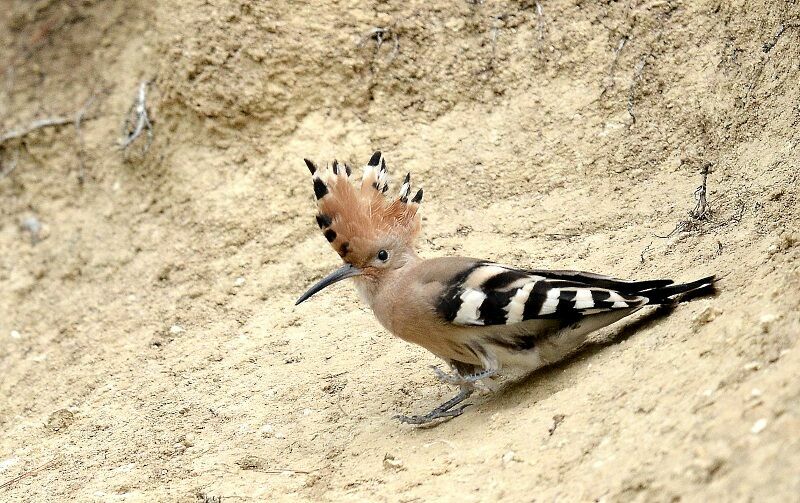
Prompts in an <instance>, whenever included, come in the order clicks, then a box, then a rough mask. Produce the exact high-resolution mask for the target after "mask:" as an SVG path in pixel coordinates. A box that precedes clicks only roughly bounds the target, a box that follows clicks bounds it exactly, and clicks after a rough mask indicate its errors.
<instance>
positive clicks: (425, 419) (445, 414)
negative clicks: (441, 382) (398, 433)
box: [394, 371, 475, 425]
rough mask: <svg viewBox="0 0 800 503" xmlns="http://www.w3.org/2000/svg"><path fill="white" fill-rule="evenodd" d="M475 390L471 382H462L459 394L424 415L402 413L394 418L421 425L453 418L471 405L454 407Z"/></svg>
mask: <svg viewBox="0 0 800 503" xmlns="http://www.w3.org/2000/svg"><path fill="white" fill-rule="evenodd" d="M440 372H441V371H440ZM442 373H444V372H442ZM445 375H447V374H445ZM474 391H475V387H474V386H471V385H469V384H462V385H461V387H460V389H459V391H458V394H457V395H456V396H454V397H453V398H451V399H450V400H448V401H446V402H444V403H443V404H441V405H440V406H438V407H436V408H435V409H433V410H432V411H430V412H428V413H427V414H425V415H424V416H402V415H397V416H394V418H395V419H397V420H399V421H400V422H401V423H408V424H417V425H421V424H428V423H432V422H434V421H436V420H437V419H443V418H448V419H451V418H454V417H457V416H460V415H461V413H462V412H464V409H466V408H467V407H469V406H470V405H472V404H469V403H468V404H466V405H462V406H461V407H458V408H455V409H454V408H453V407H455V406H456V405H458V404H460V403H461V402H463V401H464V400H466V399H467V398H469V397H470V395H472V393H473V392H474Z"/></svg>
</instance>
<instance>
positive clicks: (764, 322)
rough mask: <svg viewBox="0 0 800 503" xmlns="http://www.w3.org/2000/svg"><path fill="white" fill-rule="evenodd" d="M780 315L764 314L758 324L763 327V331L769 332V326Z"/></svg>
mask: <svg viewBox="0 0 800 503" xmlns="http://www.w3.org/2000/svg"><path fill="white" fill-rule="evenodd" d="M777 319H778V317H777V316H775V315H774V314H764V315H762V316H761V318H759V319H758V326H759V327H760V328H761V332H763V333H765V334H766V333H767V332H769V327H770V325H772V324H773V323H774V322H775V320H777Z"/></svg>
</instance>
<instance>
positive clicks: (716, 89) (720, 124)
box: [0, 0, 800, 502]
mask: <svg viewBox="0 0 800 503" xmlns="http://www.w3.org/2000/svg"><path fill="white" fill-rule="evenodd" d="M3 4H4V5H3V7H2V11H3V12H5V14H3V15H2V24H0V62H2V65H3V90H2V92H0V131H6V130H8V129H11V128H12V127H14V126H17V125H20V124H26V123H28V122H30V121H31V120H33V119H35V118H38V117H42V116H47V115H58V114H72V113H74V112H75V111H76V110H78V109H79V108H80V107H81V106H82V104H83V103H84V102H85V101H86V100H87V98H88V97H89V96H90V95H92V94H96V95H97V98H96V100H95V101H94V102H93V103H92V105H91V107H90V109H89V113H88V114H87V119H86V120H85V121H84V122H83V127H82V130H83V138H84V140H85V148H84V149H83V150H81V149H80V148H79V143H78V142H77V140H76V134H75V129H74V128H73V127H72V126H70V125H65V126H61V127H55V128H47V129H43V130H40V131H37V132H35V133H32V134H29V135H27V136H26V137H24V138H23V140H22V141H17V140H13V141H10V142H6V143H5V144H3V145H2V148H1V149H0V155H2V162H3V166H6V167H7V166H9V165H10V164H9V163H11V162H13V160H14V158H15V157H16V156H17V155H18V162H17V165H16V169H15V170H14V171H13V172H11V173H10V174H9V175H8V176H5V177H3V178H2V179H0V198H2V201H3V204H2V205H0V217H2V218H1V219H0V431H2V435H0V484H3V485H2V488H0V500H2V501H48V502H50V501H52V502H55V501H64V500H66V499H72V500H75V501H176V500H177V501H195V500H198V501H215V500H214V498H216V497H220V496H221V497H222V498H223V501H263V500H267V499H269V500H270V501H278V500H287V501H361V500H368V501H404V502H411V501H493V500H501V501H515V502H516V501H592V500H598V501H630V500H639V501H674V500H678V499H682V500H689V501H700V500H709V499H711V500H727V501H749V500H754V501H755V500H764V499H766V498H767V497H769V498H770V499H771V500H772V501H792V500H793V499H795V498H796V497H797V496H796V495H797V494H798V493H800V475H798V474H800V454H798V453H799V452H800V440H798V439H800V383H799V382H798V379H797V374H798V368H800V350H798V348H797V334H798V330H800V315H799V314H798V304H800V294H798V287H799V286H800V271H799V269H798V267H799V266H798V264H800V261H798V258H800V246H798V242H800V230H798V227H799V225H798V224H799V222H800V211H798V208H797V183H798V179H797V177H798V161H800V154H798V152H799V150H798V145H800V134H799V133H798V129H799V126H800V108H798V102H800V100H799V99H798V98H800V84H798V82H800V78H798V75H799V72H800V67H799V66H798V65H800V28H798V26H800V25H798V23H800V10H799V9H798V8H797V6H796V5H794V6H793V5H792V2H779V1H773V2H717V1H705V0H703V1H697V2H673V1H655V0H654V1H646V2H638V1H637V2H617V3H611V4H608V5H606V4H605V3H603V4H602V5H601V4H600V2H586V1H579V0H573V1H542V2H492V1H489V0H486V1H485V2H466V1H458V2H456V1H454V2H448V3H445V4H439V3H437V4H439V5H440V6H439V7H431V6H430V5H428V4H429V3H428V2H423V1H412V2H403V3H400V2H397V3H393V4H392V5H384V4H382V3H377V2H367V3H363V2H344V1H342V2H333V1H325V2H314V6H311V5H297V4H296V3H295V2H285V1H276V2H268V3H267V2H252V3H251V2H216V1H206V2H199V1H188V2H178V1H168V2H159V3H158V4H159V6H158V7H156V4H155V3H152V4H150V3H147V2H141V1H140V2H133V1H112V2H95V1H92V0H88V1H83V2H77V1H76V2H56V1H51V0H42V1H36V2H28V1H21V0H20V1H9V0H6V1H5V2H3ZM537 5H539V6H540V7H541V8H540V9H539V8H537ZM377 26H380V27H385V28H388V30H386V31H384V32H381V36H380V37H378V36H377V33H376V32H374V31H372V32H371V30H372V29H373V28H375V27H377ZM781 26H784V28H785V29H784V30H783V31H780V27H781ZM370 33H372V37H371V38H370V36H369V34H370ZM776 33H780V35H777V36H776ZM378 38H380V39H381V40H380V41H381V42H382V43H381V44H380V45H379V44H378V43H377V42H378ZM143 79H151V80H152V84H151V85H150V86H149V88H148V89H149V98H148V107H149V111H150V113H151V116H152V118H153V122H154V126H155V139H154V142H153V144H152V146H151V148H150V150H149V151H148V152H147V153H146V154H145V155H144V156H142V155H139V154H138V151H134V152H131V153H129V155H128V156H127V157H124V156H123V155H122V154H121V153H120V151H119V150H118V149H117V148H116V147H115V142H117V141H118V138H119V134H120V133H119V131H120V124H121V122H122V119H123V116H124V113H125V111H126V110H127V109H128V107H129V106H130V104H131V102H132V100H133V98H134V96H135V92H136V88H137V86H138V85H139V82H140V81H141V80H143ZM140 146H141V144H140V143H137V144H136V145H135V147H137V148H138V147H140ZM376 148H380V149H382V150H383V151H384V152H385V153H386V156H387V159H388V161H389V166H390V170H392V172H393V174H394V176H395V179H399V178H400V176H402V175H403V174H404V173H405V172H406V171H409V170H410V171H412V172H413V173H414V177H415V180H416V181H417V182H418V183H420V184H421V185H422V186H423V187H424V188H425V191H426V192H425V194H426V201H425V204H424V205H423V209H422V214H423V224H424V230H423V238H422V240H421V252H422V254H423V255H424V256H439V255H451V254H464V255H471V256H479V257H486V258H492V259H496V260H499V261H503V262H507V263H513V264H518V265H520V266H531V267H560V268H580V269H587V270H595V271H599V272H606V273H611V274H615V275H619V276H633V277H641V278H650V277H661V276H669V277H674V278H676V279H681V280H687V279H692V278H694V277H697V276H699V275H703V274H708V273H718V274H720V275H722V276H724V281H723V282H722V283H721V285H720V286H721V292H720V294H719V295H718V296H717V297H715V298H710V299H704V300H699V301H696V302H692V303H690V304H686V305H684V306H681V307H679V308H678V309H677V310H676V311H675V312H673V313H672V314H671V315H670V316H669V317H662V318H658V319H653V320H643V321H642V322H640V323H634V324H633V325H629V326H628V327H627V328H624V327H623V328H622V330H621V331H616V332H614V331H612V332H608V333H604V334H600V336H599V339H602V340H608V339H609V338H611V339H613V340H614V342H612V343H610V344H608V343H605V344H598V345H593V346H591V347H589V348H587V349H586V351H583V352H582V353H581V354H579V355H577V356H576V357H575V358H573V359H572V360H571V361H569V362H566V363H564V364H562V365H559V366H557V367H555V368H551V369H548V370H546V371H543V372H539V373H537V374H535V375H533V376H530V377H528V378H527V379H525V380H523V381H521V382H517V383H513V382H506V384H505V385H504V387H503V388H502V389H500V390H499V391H498V392H497V393H495V394H492V395H483V396H479V397H477V399H476V400H475V403H476V405H475V406H474V407H472V408H470V409H469V410H468V413H466V414H465V415H464V416H462V417H460V418H458V419H457V420H455V421H452V422H449V423H446V424H443V425H441V426H439V427H436V428H431V429H413V428H409V427H406V426H403V425H399V424H397V423H396V422H395V421H393V420H392V419H391V416H392V415H393V414H394V413H396V412H420V411H424V410H426V409H427V408H430V407H431V406H432V405H434V404H436V403H438V401H439V400H441V399H442V398H444V397H445V396H446V395H448V394H449V393H450V392H451V390H449V389H448V388H447V387H445V386H443V385H441V384H439V383H437V382H435V380H434V379H433V376H432V374H431V373H430V371H429V369H428V368H427V366H428V365H430V364H433V363H436V362H435V360H434V358H433V357H432V356H431V355H429V354H427V353H426V352H425V351H423V350H421V349H419V348H416V347H411V346H409V345H407V344H405V343H403V342H402V341H399V340H395V339H393V338H391V337H390V336H388V335H387V334H386V333H385V332H384V331H383V330H382V329H381V328H380V327H379V326H378V325H377V323H376V322H375V320H374V319H373V318H372V316H371V313H370V312H368V310H367V309H366V308H365V307H364V306H363V305H361V304H360V303H359V302H358V300H357V298H356V295H355V292H354V291H353V290H352V289H351V288H350V287H348V286H346V285H345V286H339V287H336V288H334V289H331V290H330V291H329V292H327V293H325V294H323V295H319V296H317V297H315V298H314V299H313V300H312V301H310V302H308V303H306V304H303V305H302V306H300V307H298V308H294V307H292V303H293V300H294V299H295V298H296V296H297V295H298V294H299V293H300V292H301V291H302V290H303V289H304V287H305V286H307V284H309V283H310V282H312V281H313V280H315V279H317V278H318V277H320V276H321V275H322V274H324V273H325V272H327V271H328V270H330V269H331V268H333V267H334V266H336V264H337V261H338V258H337V257H336V255H335V254H334V253H333V252H332V251H331V250H330V249H329V247H328V246H327V244H326V243H325V240H324V238H323V237H322V236H321V235H320V234H319V232H318V230H317V229H316V226H315V224H314V223H313V215H314V205H313V196H312V195H311V194H312V192H311V186H310V183H309V180H308V176H307V172H306V170H305V167H304V166H303V164H302V161H301V158H302V157H310V158H313V159H316V160H318V161H319V162H325V161H326V160H331V159H333V158H334V157H337V158H339V159H348V160H351V161H352V162H354V163H356V164H361V163H363V162H364V161H365V160H366V158H367V157H368V156H369V154H370V153H371V152H372V150H373V149H376ZM134 150H135V149H134ZM81 151H82V152H83V157H84V159H85V181H84V183H83V184H80V183H79V180H78V178H79V175H80V171H81V169H80V163H79V158H80V157H79V156H80V154H81ZM707 162H711V163H713V167H714V168H713V173H712V174H711V176H710V179H709V198H710V201H711V205H712V208H713V215H712V221H711V222H690V225H688V227H687V228H686V229H685V230H684V231H683V232H676V233H674V234H673V235H672V237H670V238H668V239H662V238H658V237H656V236H657V235H666V234H669V233H670V231H672V230H673V229H674V228H675V227H676V224H678V223H679V222H681V221H684V220H687V219H688V217H687V212H688V210H690V209H691V208H692V206H693V205H694V199H693V191H694V190H695V188H696V187H697V186H698V185H699V183H700V175H699V173H700V170H701V168H702V166H703V165H704V164H705V163H707ZM29 217H36V219H38V221H39V222H41V223H42V225H43V229H42V230H41V234H40V238H42V239H41V240H40V241H39V242H38V243H35V244H33V243H32V241H31V236H30V233H29V232H28V231H26V230H24V229H22V228H21V227H20V222H23V221H25V219H27V218H29ZM554 418H559V420H560V422H559V421H555V420H554ZM554 422H559V424H558V425H557V427H556V428H555V429H553V425H554ZM40 467H44V468H43V469H41V470H40V471H38V472H33V473H31V472H32V471H33V470H37V469H38V468H40ZM282 470H292V471H284V472H282V473H281V471H282ZM275 472H277V473H275ZM24 474H27V476H26V477H24V478H22V479H20V480H18V481H14V482H11V483H10V484H4V483H5V482H6V481H12V480H13V479H15V478H16V477H18V476H20V475H24Z"/></svg>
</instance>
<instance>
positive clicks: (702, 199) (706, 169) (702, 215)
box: [689, 163, 711, 220]
mask: <svg viewBox="0 0 800 503" xmlns="http://www.w3.org/2000/svg"><path fill="white" fill-rule="evenodd" d="M710 172H711V163H706V164H705V165H704V166H703V169H702V171H700V174H702V175H703V183H702V184H700V186H699V187H697V189H695V191H694V199H695V201H697V204H695V205H694V209H692V211H690V212H689V216H690V217H692V218H694V219H695V220H709V219H710V218H711V207H710V206H709V205H708V199H707V198H706V196H707V194H708V189H707V185H706V184H707V182H708V174H709V173H710Z"/></svg>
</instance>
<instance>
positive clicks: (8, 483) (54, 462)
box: [0, 458, 61, 489]
mask: <svg viewBox="0 0 800 503" xmlns="http://www.w3.org/2000/svg"><path fill="white" fill-rule="evenodd" d="M60 462H61V460H60V459H59V458H56V459H53V460H51V461H49V462H47V463H45V464H43V465H42V466H40V467H39V468H34V469H33V470H31V471H29V472H25V473H23V474H22V475H19V476H17V477H14V478H13V479H11V480H8V481H6V482H3V483H2V484H0V489H7V488H9V487H11V486H12V485H14V484H16V483H17V482H19V481H20V480H22V479H25V478H28V477H33V476H34V475H36V474H38V473H40V472H42V471H44V470H46V469H48V468H52V467H53V466H55V465H57V464H58V463H60Z"/></svg>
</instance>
